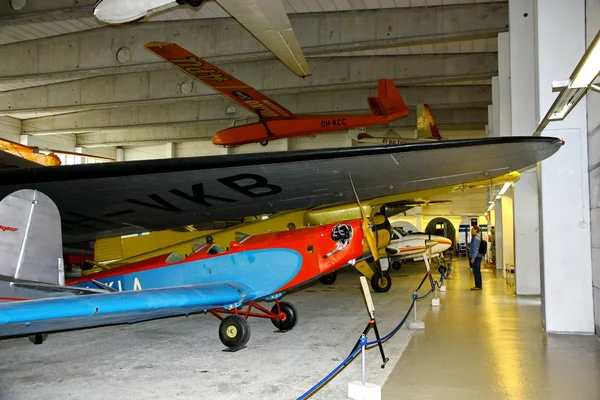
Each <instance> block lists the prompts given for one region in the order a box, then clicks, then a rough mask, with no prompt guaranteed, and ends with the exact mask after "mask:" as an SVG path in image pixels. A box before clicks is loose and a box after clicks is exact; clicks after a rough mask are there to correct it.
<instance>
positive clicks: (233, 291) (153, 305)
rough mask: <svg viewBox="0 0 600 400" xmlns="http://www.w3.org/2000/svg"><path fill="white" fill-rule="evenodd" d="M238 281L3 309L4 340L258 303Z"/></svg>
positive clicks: (0, 311) (27, 303)
mask: <svg viewBox="0 0 600 400" xmlns="http://www.w3.org/2000/svg"><path fill="white" fill-rule="evenodd" d="M254 297H256V294H255V292H254V290H253V289H252V288H251V287H249V286H247V285H244V284H241V283H238V282H220V283H206V284H200V285H190V286H181V287H170V288H164V289H149V290H140V291H127V292H113V293H106V294H91V295H84V296H72V297H60V298H51V299H42V300H31V301H18V302H12V303H4V304H0V337H4V336H14V335H27V334H33V333H47V332H52V331H59V330H66V329H76V328H85V327H91V326H100V325H110V324H119V323H132V322H139V321H145V320H149V319H154V318H161V317H168V316H174V315H183V314H188V313H193V312H199V311H204V310H210V309H213V308H218V307H226V308H227V307H229V306H233V305H238V304H240V303H243V302H245V301H249V300H252V299H254Z"/></svg>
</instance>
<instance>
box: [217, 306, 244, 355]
mask: <svg viewBox="0 0 600 400" xmlns="http://www.w3.org/2000/svg"><path fill="white" fill-rule="evenodd" d="M219 339H221V343H223V344H224V345H225V346H227V347H228V348H229V349H231V350H239V349H241V348H243V347H244V346H245V345H246V343H248V340H250V325H248V321H246V319H245V318H244V317H242V316H241V315H235V314H233V315H229V316H227V317H225V318H223V321H221V324H220V325H219Z"/></svg>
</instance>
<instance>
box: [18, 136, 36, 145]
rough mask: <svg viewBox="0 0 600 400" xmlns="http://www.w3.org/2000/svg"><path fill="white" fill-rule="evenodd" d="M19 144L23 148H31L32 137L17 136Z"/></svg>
mask: <svg viewBox="0 0 600 400" xmlns="http://www.w3.org/2000/svg"><path fill="white" fill-rule="evenodd" d="M19 143H21V144H22V145H24V146H33V136H31V135H19Z"/></svg>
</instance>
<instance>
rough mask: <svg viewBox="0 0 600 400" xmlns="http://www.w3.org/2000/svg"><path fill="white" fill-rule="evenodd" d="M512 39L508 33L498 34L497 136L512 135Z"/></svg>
mask: <svg viewBox="0 0 600 400" xmlns="http://www.w3.org/2000/svg"><path fill="white" fill-rule="evenodd" d="M510 93H511V87H510V39H509V35H508V32H504V33H499V34H498V94H499V96H498V118H499V119H498V127H499V132H498V134H497V135H496V136H510V135H511V123H510V115H511V109H510V104H511V98H510Z"/></svg>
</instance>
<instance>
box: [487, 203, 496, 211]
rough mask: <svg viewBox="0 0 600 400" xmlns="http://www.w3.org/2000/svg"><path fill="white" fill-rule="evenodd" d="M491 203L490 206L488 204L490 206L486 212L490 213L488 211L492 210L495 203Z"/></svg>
mask: <svg viewBox="0 0 600 400" xmlns="http://www.w3.org/2000/svg"><path fill="white" fill-rule="evenodd" d="M491 203H492V204H490V206H489V207H488V209H487V212H490V211H492V208H494V205H495V204H496V203H494V202H491Z"/></svg>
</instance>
